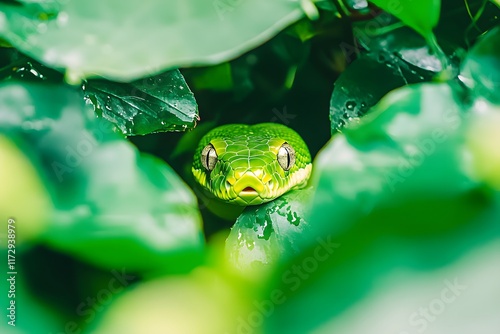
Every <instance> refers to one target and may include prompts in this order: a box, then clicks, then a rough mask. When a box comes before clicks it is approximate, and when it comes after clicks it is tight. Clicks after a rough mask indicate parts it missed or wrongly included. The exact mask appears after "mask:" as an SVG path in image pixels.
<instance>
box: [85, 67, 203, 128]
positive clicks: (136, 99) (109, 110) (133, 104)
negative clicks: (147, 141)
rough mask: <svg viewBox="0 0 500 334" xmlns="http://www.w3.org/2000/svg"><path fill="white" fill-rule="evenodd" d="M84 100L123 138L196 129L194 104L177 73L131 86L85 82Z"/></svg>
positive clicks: (154, 77) (192, 96) (184, 83)
mask: <svg viewBox="0 0 500 334" xmlns="http://www.w3.org/2000/svg"><path fill="white" fill-rule="evenodd" d="M84 93H85V98H86V100H87V101H89V102H90V103H91V104H93V106H94V109H95V110H96V112H97V113H98V114H100V116H102V117H104V118H105V119H107V120H108V121H111V122H112V123H114V124H115V125H116V126H117V127H118V128H119V129H120V131H122V133H123V134H125V135H127V136H134V135H145V134H148V133H154V132H165V131H183V130H186V129H191V128H193V127H194V126H196V122H197V121H198V120H199V116H198V105H197V104H196V100H195V98H194V95H193V93H192V92H191V90H190V89H189V87H188V85H187V84H186V81H185V80H184V78H183V76H182V74H181V73H180V72H179V70H173V71H168V72H164V73H162V74H159V75H155V76H152V77H148V78H144V79H139V80H137V81H134V82H131V83H118V82H112V81H107V80H89V81H88V82H87V83H86V84H85V85H84Z"/></svg>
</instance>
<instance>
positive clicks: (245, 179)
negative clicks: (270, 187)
mask: <svg viewBox="0 0 500 334" xmlns="http://www.w3.org/2000/svg"><path fill="white" fill-rule="evenodd" d="M256 174H258V173H254V171H250V170H247V171H245V172H244V173H241V174H240V175H237V177H236V179H235V180H234V183H233V189H234V192H235V193H236V194H239V195H240V197H241V196H242V195H244V196H253V197H256V196H259V195H262V193H263V192H264V190H265V189H264V188H265V187H264V184H263V183H262V180H261V179H260V178H259V177H258V176H257V175H256Z"/></svg>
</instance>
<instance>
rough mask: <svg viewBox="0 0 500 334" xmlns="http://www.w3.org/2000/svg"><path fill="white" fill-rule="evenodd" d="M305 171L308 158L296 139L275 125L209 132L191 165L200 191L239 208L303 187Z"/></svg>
mask: <svg viewBox="0 0 500 334" xmlns="http://www.w3.org/2000/svg"><path fill="white" fill-rule="evenodd" d="M311 169H312V164H311V155H310V153H309V150H308V148H307V145H306V144H305V143H304V141H303V140H302V138H301V137H300V135H299V134H297V133H296V132H295V131H294V130H292V129H290V128H288V127H286V126H284V125H281V124H276V123H261V124H256V125H244V124H229V125H223V126H220V127H217V128H215V129H213V130H211V131H210V132H208V133H207V134H206V135H205V136H204V137H203V138H202V139H201V140H200V143H199V145H198V147H197V149H196V151H195V156H194V160H193V166H192V172H193V175H194V178H195V180H196V182H197V183H198V184H199V185H200V186H201V187H202V188H203V189H205V190H206V191H208V192H209V193H210V194H212V195H213V196H215V197H216V198H218V199H220V200H221V201H223V202H226V203H231V204H235V205H239V206H247V205H257V204H261V203H265V202H269V201H271V200H273V199H275V198H277V197H279V196H281V195H283V194H284V193H286V192H287V191H289V190H292V189H298V188H302V187H304V186H305V185H306V184H307V181H308V179H309V176H310V174H311Z"/></svg>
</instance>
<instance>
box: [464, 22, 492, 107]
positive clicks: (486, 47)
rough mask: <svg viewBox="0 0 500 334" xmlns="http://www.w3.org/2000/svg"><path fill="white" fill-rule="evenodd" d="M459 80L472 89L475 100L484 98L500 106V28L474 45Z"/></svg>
mask: <svg viewBox="0 0 500 334" xmlns="http://www.w3.org/2000/svg"><path fill="white" fill-rule="evenodd" d="M459 78H460V80H462V81H463V82H464V84H465V85H467V87H469V88H470V89H471V90H470V93H471V94H472V96H473V97H474V98H477V97H484V98H486V99H488V100H489V101H491V102H492V103H495V104H500V27H496V28H495V29H493V30H491V31H490V32H488V33H487V34H486V35H485V36H484V37H483V38H481V39H480V40H479V41H478V42H477V43H476V45H474V47H473V48H472V49H471V50H470V52H469V53H468V54H467V58H465V60H464V63H463V65H462V70H461V72H460V77H459Z"/></svg>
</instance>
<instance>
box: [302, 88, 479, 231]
mask: <svg viewBox="0 0 500 334" xmlns="http://www.w3.org/2000/svg"><path fill="white" fill-rule="evenodd" d="M452 87H454V86H450V85H448V84H441V85H438V84H421V85H413V86H407V87H403V88H400V89H398V90H395V91H393V92H391V93H390V94H388V95H386V96H385V97H384V98H383V99H382V100H381V101H380V102H379V103H378V104H377V105H376V106H375V107H374V108H373V110H372V111H371V112H370V113H369V114H368V115H366V116H365V117H363V118H362V119H361V121H360V123H359V124H351V126H349V127H347V128H346V129H344V130H343V134H341V135H338V136H334V137H333V138H332V140H331V141H330V143H329V144H327V145H326V146H325V147H324V148H323V150H322V151H321V153H320V154H319V155H318V156H317V157H316V160H315V162H314V173H313V180H315V182H316V184H317V189H316V195H315V203H316V204H314V210H313V211H312V214H311V220H312V221H314V222H315V226H317V227H318V228H319V227H320V226H324V227H325V228H327V229H330V228H331V226H332V224H331V222H332V220H335V221H337V222H336V224H334V226H335V227H336V228H341V227H342V226H343V222H349V221H351V220H352V217H353V216H354V217H355V216H358V215H359V214H361V212H359V210H357V209H356V208H359V207H364V208H366V210H368V211H369V210H371V209H372V208H373V207H374V206H375V205H381V203H386V202H387V201H389V202H390V203H392V204H394V205H396V203H399V201H400V200H402V199H404V200H410V199H411V198H415V199H417V198H420V196H421V195H422V194H427V195H426V198H428V197H430V195H431V194H432V197H441V196H445V197H446V196H450V195H451V194H458V193H460V192H462V191H465V190H467V189H470V187H471V186H473V185H474V182H472V181H470V180H469V178H468V176H467V175H466V174H465V173H464V161H463V160H462V158H463V154H464V153H463V152H462V151H461V150H460V145H459V143H461V140H462V133H461V132H460V131H459V129H460V128H461V127H463V124H464V122H463V115H462V113H463V112H464V109H463V108H464V107H463V106H462V104H463V102H462V101H461V100H459V99H458V97H457V96H456V93H455V91H454V88H452ZM332 203H335V205H333V206H332V205H331V204H332ZM386 204H387V203H386ZM351 211H352V212H351ZM415 217H417V216H416V215H413V218H415ZM413 218H412V221H413V222H414V224H416V225H415V228H417V227H418V228H419V229H429V231H432V230H433V225H432V222H434V220H433V219H432V220H429V219H425V220H424V222H423V223H424V224H422V222H420V221H418V220H413ZM421 219H424V218H423V217H421ZM447 221H450V220H447ZM457 221H458V220H457Z"/></svg>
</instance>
